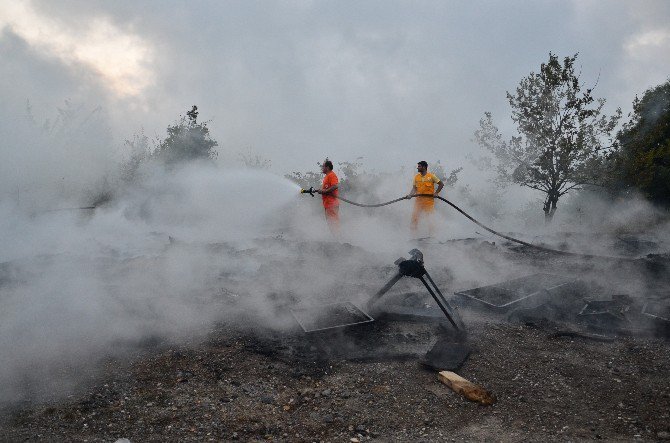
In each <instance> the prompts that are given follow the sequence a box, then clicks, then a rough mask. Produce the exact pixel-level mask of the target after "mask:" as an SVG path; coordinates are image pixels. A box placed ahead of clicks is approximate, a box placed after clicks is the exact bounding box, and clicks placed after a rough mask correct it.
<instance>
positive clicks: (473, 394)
mask: <svg viewBox="0 0 670 443" xmlns="http://www.w3.org/2000/svg"><path fill="white" fill-rule="evenodd" d="M437 377H438V379H439V380H440V381H441V382H442V383H444V384H445V385H447V386H449V388H451V390H453V391H454V392H456V393H458V394H461V395H462V396H464V397H465V398H467V399H468V400H470V401H474V402H477V403H480V404H482V405H484V406H489V405H492V404H493V403H495V402H496V397H495V395H493V394H491V393H490V392H488V391H487V390H486V389H484V388H482V387H481V386H478V385H476V384H474V383H472V382H470V381H468V380H466V379H464V378H463V377H461V376H460V375H458V374H456V373H455V372H451V371H440V372H439V373H438V374H437Z"/></svg>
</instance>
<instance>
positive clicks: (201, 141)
mask: <svg viewBox="0 0 670 443" xmlns="http://www.w3.org/2000/svg"><path fill="white" fill-rule="evenodd" d="M216 146H218V143H217V142H216V140H212V137H211V136H210V134H209V128H208V127H207V122H204V123H199V122H198V107H197V106H195V105H194V106H193V108H191V110H190V111H188V112H187V113H186V116H182V117H181V119H180V120H179V121H178V122H177V123H175V124H173V125H169V126H168V127H167V137H166V138H165V139H164V140H162V141H161V142H160V143H159V144H158V146H157V147H156V150H155V151H154V153H153V155H152V156H153V157H154V158H157V159H160V160H162V161H163V162H164V163H165V164H166V165H174V164H177V163H182V162H186V161H191V160H197V159H205V160H213V159H215V158H216V156H217V152H216V150H215V149H214V148H215V147H216Z"/></svg>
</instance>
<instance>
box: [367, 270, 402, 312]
mask: <svg viewBox="0 0 670 443" xmlns="http://www.w3.org/2000/svg"><path fill="white" fill-rule="evenodd" d="M401 278H402V274H401V273H398V274H396V276H395V277H393V278H392V279H391V280H389V282H388V283H386V284H385V285H384V287H383V288H381V289H380V290H379V291H378V292H377V293H376V294H375V295H373V296H372V298H371V299H370V300H368V303H367V304H366V305H365V306H366V308H367V310H368V312H371V311H372V308H373V307H374V305H375V303H377V301H379V299H380V298H381V297H382V296H383V295H384V294H386V293H387V292H388V291H389V289H391V288H392V287H393V285H395V284H396V283H398V280H400V279H401Z"/></svg>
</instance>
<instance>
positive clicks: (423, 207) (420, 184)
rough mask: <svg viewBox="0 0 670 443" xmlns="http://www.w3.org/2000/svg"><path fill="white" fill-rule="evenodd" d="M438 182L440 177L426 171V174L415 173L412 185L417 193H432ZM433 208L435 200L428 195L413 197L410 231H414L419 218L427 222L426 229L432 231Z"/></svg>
mask: <svg viewBox="0 0 670 443" xmlns="http://www.w3.org/2000/svg"><path fill="white" fill-rule="evenodd" d="M438 183H440V179H439V178H437V176H435V175H434V174H432V173H430V172H426V175H421V174H420V173H419V174H416V175H415V176H414V186H415V187H416V193H417V194H434V193H435V185H436V184H438ZM434 210H435V200H434V199H432V198H429V197H415V198H414V212H412V223H411V228H412V231H416V230H417V227H418V225H419V220H420V219H423V220H426V221H427V222H428V229H429V231H430V232H431V233H432V230H433V226H432V222H431V220H430V219H431V217H432V215H433V211H434Z"/></svg>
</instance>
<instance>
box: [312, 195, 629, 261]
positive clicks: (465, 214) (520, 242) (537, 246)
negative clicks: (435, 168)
mask: <svg viewBox="0 0 670 443" xmlns="http://www.w3.org/2000/svg"><path fill="white" fill-rule="evenodd" d="M300 193H301V194H310V195H311V196H312V197H314V194H315V193H316V190H315V189H314V188H313V187H310V188H309V189H301V190H300ZM334 197H335V198H337V199H338V200H341V201H343V202H345V203H348V204H350V205H354V206H358V207H361V208H380V207H382V206H388V205H392V204H394V203H398V202H399V201H402V200H408V199H411V198H414V197H419V198H432V199H437V200H441V201H443V202H444V203H446V204H448V205H449V206H451V207H452V208H454V209H455V210H456V211H458V212H460V213H461V215H463V216H464V217H466V218H467V219H468V220H470V221H471V222H473V223H474V224H476V225H477V226H479V227H480V228H482V229H484V230H486V231H488V232H490V233H491V234H494V235H497V236H498V237H501V238H504V239H505V240H509V241H511V242H514V243H518V244H520V245H524V246H528V247H530V248H534V249H537V250H540V251H544V252H550V253H553V254H561V255H570V256H575V257H583V258H589V259H590V258H606V259H610V260H637V259H638V258H639V257H614V256H608V255H597V254H583V253H580V252H570V251H561V250H559V249H552V248H547V247H545V246H539V245H535V244H533V243H528V242H526V241H523V240H519V239H518V238H514V237H510V236H509V235H505V234H503V233H501V232H498V231H496V230H494V229H491V228H489V227H488V226H486V225H485V224H483V223H481V222H480V221H479V220H477V219H476V218H474V217H473V216H471V215H470V214H468V213H467V212H465V211H464V210H463V209H461V208H459V207H458V206H456V205H455V204H454V203H452V202H450V201H449V200H447V199H446V198H444V197H440V196H439V195H434V194H414V195H412V196H406V197H400V198H396V199H394V200H389V201H387V202H383V203H374V204H364V203H357V202H354V201H351V200H348V199H346V198H344V197H340V196H334Z"/></svg>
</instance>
